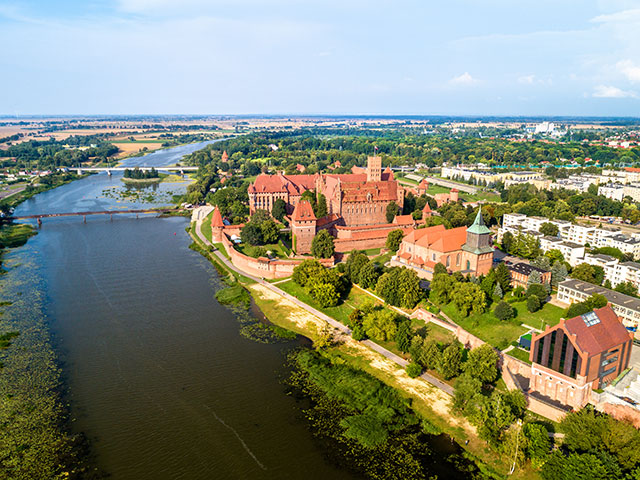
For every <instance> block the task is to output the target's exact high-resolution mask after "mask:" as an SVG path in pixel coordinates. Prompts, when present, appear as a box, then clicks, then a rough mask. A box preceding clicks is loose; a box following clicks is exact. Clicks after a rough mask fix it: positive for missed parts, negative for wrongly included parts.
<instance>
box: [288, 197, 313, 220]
mask: <svg viewBox="0 0 640 480" xmlns="http://www.w3.org/2000/svg"><path fill="white" fill-rule="evenodd" d="M310 220H316V216H315V214H314V213H313V207H312V206H311V203H310V202H309V200H301V201H299V202H298V203H297V204H296V208H294V209H293V214H292V215H291V221H292V222H300V221H306V222H308V221H310Z"/></svg>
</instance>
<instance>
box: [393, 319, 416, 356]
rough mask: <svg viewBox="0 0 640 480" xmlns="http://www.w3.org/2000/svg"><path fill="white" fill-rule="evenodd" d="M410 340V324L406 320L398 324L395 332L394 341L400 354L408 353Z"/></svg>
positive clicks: (411, 332) (411, 333) (411, 336)
mask: <svg viewBox="0 0 640 480" xmlns="http://www.w3.org/2000/svg"><path fill="white" fill-rule="evenodd" d="M412 338H413V329H412V328H411V322H410V321H408V320H405V321H402V322H400V324H399V325H398V331H397V332H396V338H395V341H396V343H397V344H398V348H399V349H400V351H401V352H405V353H406V352H408V351H409V348H411V340H412Z"/></svg>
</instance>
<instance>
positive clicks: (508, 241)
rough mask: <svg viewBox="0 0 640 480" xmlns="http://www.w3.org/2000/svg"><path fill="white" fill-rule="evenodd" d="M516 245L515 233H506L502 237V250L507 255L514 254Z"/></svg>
mask: <svg viewBox="0 0 640 480" xmlns="http://www.w3.org/2000/svg"><path fill="white" fill-rule="evenodd" d="M514 245H515V238H514V236H513V233H511V232H505V233H504V235H502V249H503V250H504V251H505V252H506V253H512V252H513V247H514Z"/></svg>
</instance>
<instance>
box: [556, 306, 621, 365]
mask: <svg viewBox="0 0 640 480" xmlns="http://www.w3.org/2000/svg"><path fill="white" fill-rule="evenodd" d="M593 312H594V313H595V314H596V315H597V317H598V319H599V320H600V321H599V322H598V323H595V324H593V325H591V326H587V324H586V323H585V320H584V318H583V316H582V315H579V316H577V317H574V318H570V319H569V320H566V321H565V323H564V325H565V329H566V330H567V332H569V333H570V334H573V335H575V341H576V344H577V346H578V347H579V348H580V349H581V350H582V351H584V352H587V353H588V354H589V355H597V354H599V353H602V352H606V351H607V350H610V349H611V348H614V347H617V346H618V345H620V344H623V343H625V342H628V341H629V339H630V338H632V335H633V334H631V333H629V331H628V330H627V329H626V328H624V327H623V326H622V321H621V320H620V319H619V318H618V316H617V315H616V314H615V312H614V311H613V309H612V308H611V307H610V306H609V305H607V306H606V307H602V308H598V309H596V310H594V311H593Z"/></svg>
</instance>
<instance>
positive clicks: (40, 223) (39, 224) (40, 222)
mask: <svg viewBox="0 0 640 480" xmlns="http://www.w3.org/2000/svg"><path fill="white" fill-rule="evenodd" d="M40 227H42V219H41V218H38V228H40Z"/></svg>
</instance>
